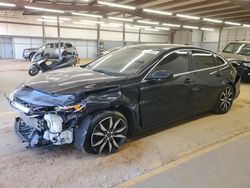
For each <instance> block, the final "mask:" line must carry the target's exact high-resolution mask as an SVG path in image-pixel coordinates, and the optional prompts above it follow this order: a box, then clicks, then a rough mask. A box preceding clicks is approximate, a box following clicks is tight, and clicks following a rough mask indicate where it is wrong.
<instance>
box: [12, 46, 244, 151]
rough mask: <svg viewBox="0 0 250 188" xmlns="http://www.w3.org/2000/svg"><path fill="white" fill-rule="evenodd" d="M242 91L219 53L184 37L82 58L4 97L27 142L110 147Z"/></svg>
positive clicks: (225, 106)
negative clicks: (84, 62)
mask: <svg viewBox="0 0 250 188" xmlns="http://www.w3.org/2000/svg"><path fill="white" fill-rule="evenodd" d="M239 92H240V78H239V77H238V76H237V74H236V70H235V69H234V67H232V66H231V65H230V64H229V63H228V62H227V61H226V60H225V59H224V58H222V57H221V56H220V55H218V54H216V53H213V52H211V51H208V50H204V49H200V48H195V47H190V46H183V45H135V46H130V47H125V48H121V49H119V50H116V51H114V52H111V53H109V54H107V55H105V56H103V57H101V58H99V59H97V60H95V61H93V62H91V63H89V64H88V65H85V66H81V67H71V68H64V69H60V70H55V71H51V72H47V73H44V74H41V75H40V76H38V77H36V78H35V79H32V80H30V81H28V82H26V83H24V84H22V85H21V86H19V87H18V88H17V89H16V90H15V91H14V92H12V94H11V95H10V97H9V102H10V104H11V105H12V106H13V107H14V108H15V109H17V110H18V111H19V112H20V117H17V118H16V123H15V129H16V132H17V134H18V136H19V137H20V138H21V140H22V141H24V142H28V146H29V147H38V146H49V145H63V144H74V146H75V147H76V148H78V149H84V150H86V151H87V152H91V153H101V154H107V153H113V152H116V151H117V150H118V149H119V148H120V147H121V145H123V144H124V142H125V140H126V138H127V136H128V135H129V134H135V133H139V132H142V131H146V130H150V129H153V128H156V127H160V126H167V125H169V124H171V123H173V122H175V121H178V120H181V119H184V118H187V117H190V116H195V115H197V114H201V113H204V112H208V111H213V112H215V113H218V114H223V113H226V112H228V111H229V109H230V107H231V106H232V103H233V100H234V99H235V98H236V97H238V95H239Z"/></svg>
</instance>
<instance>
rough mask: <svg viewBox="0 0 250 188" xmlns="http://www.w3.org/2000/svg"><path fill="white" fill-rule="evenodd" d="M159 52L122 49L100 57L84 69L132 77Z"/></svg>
mask: <svg viewBox="0 0 250 188" xmlns="http://www.w3.org/2000/svg"><path fill="white" fill-rule="evenodd" d="M159 52H160V51H158V50H152V49H139V48H122V49H119V50H116V51H114V52H111V53H109V54H107V55H105V56H103V57H100V58H99V59H97V60H95V61H93V62H92V63H90V64H89V65H88V66H87V67H86V68H89V69H91V70H94V71H97V72H102V73H106V74H110V75H134V74H138V73H140V72H141V71H142V70H143V69H144V68H145V67H147V66H148V65H149V64H150V63H151V62H152V61H153V60H154V59H155V58H156V57H157V56H158V55H159Z"/></svg>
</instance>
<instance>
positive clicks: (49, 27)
mask: <svg viewBox="0 0 250 188" xmlns="http://www.w3.org/2000/svg"><path fill="white" fill-rule="evenodd" d="M23 22H24V21H20V20H13V19H10V18H8V19H0V37H1V36H2V37H6V36H8V37H11V41H12V44H11V45H12V46H13V49H12V51H13V58H16V59H21V58H22V51H23V49H25V48H30V47H39V46H41V45H42V44H43V28H42V25H41V24H40V25H39V24H38V23H36V22H34V21H33V22H32V20H30V19H27V22H25V23H23ZM60 35H61V40H62V41H67V42H72V44H73V45H75V47H76V48H77V50H78V53H79V57H80V58H94V57H95V56H96V53H97V28H96V26H84V27H82V26H78V25H73V24H70V23H65V24H62V25H61V27H60ZM139 38H140V40H141V41H140V43H152V42H157V43H168V41H169V38H168V32H166V31H163V32H150V31H142V32H141V37H139V31H138V30H126V32H125V41H126V44H127V45H129V44H137V43H139ZM45 39H46V42H50V41H56V40H57V27H56V25H55V24H54V23H52V24H46V26H45ZM122 39H123V35H122V28H105V27H101V30H100V40H101V41H103V42H104V46H106V47H107V48H114V47H117V45H118V46H121V45H122ZM105 43H107V45H105ZM3 45H5V44H4V43H2V46H3ZM6 45H7V44H6ZM0 52H1V50H0ZM0 57H1V58H4V56H3V55H1V54H0Z"/></svg>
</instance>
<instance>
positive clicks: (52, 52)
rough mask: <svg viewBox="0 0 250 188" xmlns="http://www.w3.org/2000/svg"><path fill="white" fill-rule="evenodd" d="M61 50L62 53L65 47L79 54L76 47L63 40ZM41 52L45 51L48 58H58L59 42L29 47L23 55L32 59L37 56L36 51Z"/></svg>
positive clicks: (73, 53)
mask: <svg viewBox="0 0 250 188" xmlns="http://www.w3.org/2000/svg"><path fill="white" fill-rule="evenodd" d="M60 47H61V48H60V52H61V53H62V52H63V51H64V49H65V48H67V51H68V52H69V53H71V54H72V55H76V56H77V55H78V52H77V50H76V48H75V47H74V46H73V45H72V44H71V43H69V42H61V44H60ZM38 51H39V53H40V51H43V55H44V57H45V58H46V59H58V58H59V47H58V42H56V43H48V44H45V45H43V46H42V47H40V48H27V49H24V50H23V57H24V59H26V60H27V59H29V60H31V61H32V58H33V57H34V56H35V54H36V52H38Z"/></svg>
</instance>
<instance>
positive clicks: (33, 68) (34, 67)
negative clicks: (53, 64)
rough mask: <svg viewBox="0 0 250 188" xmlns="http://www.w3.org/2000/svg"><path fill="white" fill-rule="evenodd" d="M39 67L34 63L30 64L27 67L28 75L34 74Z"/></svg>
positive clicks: (37, 71)
mask: <svg viewBox="0 0 250 188" xmlns="http://www.w3.org/2000/svg"><path fill="white" fill-rule="evenodd" d="M39 71H40V69H39V68H38V67H37V66H36V65H31V66H30V68H29V75H30V76H35V75H37V74H38V73H39Z"/></svg>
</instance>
